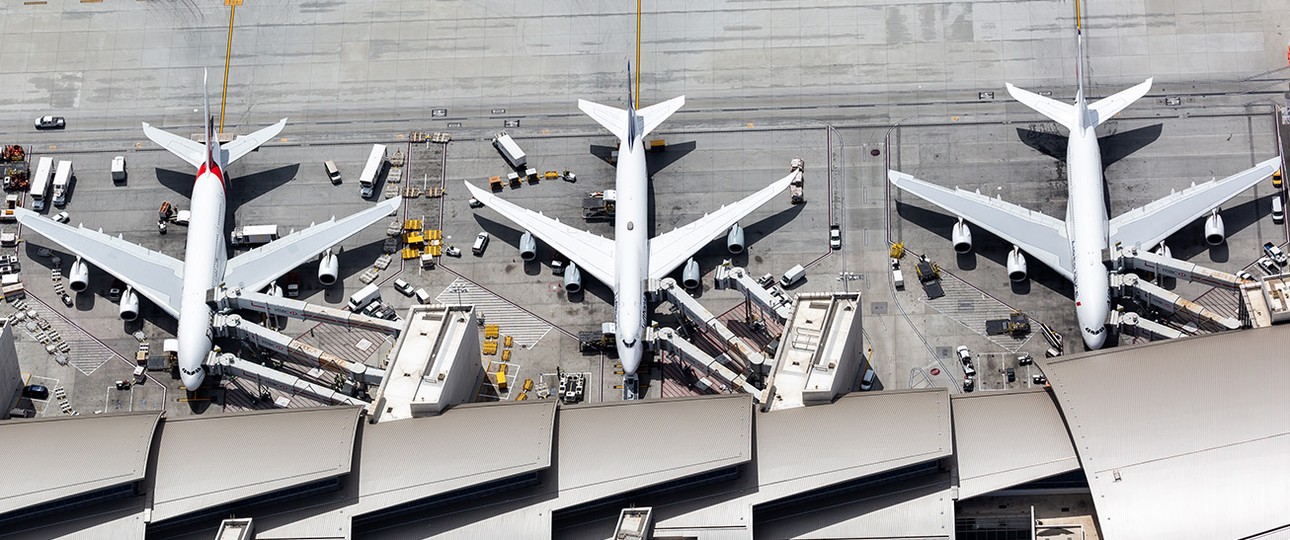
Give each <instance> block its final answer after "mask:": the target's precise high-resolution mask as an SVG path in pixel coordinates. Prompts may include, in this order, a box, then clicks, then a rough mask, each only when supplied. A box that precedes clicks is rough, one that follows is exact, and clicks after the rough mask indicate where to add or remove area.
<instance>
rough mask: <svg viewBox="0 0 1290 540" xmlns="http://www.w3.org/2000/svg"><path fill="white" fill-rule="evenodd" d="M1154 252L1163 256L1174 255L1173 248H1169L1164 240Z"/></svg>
mask: <svg viewBox="0 0 1290 540" xmlns="http://www.w3.org/2000/svg"><path fill="white" fill-rule="evenodd" d="M1153 252H1154V253H1155V254H1156V255H1159V256H1161V257H1169V258H1171V259H1172V258H1173V257H1174V252H1173V250H1171V249H1169V246H1166V245H1165V243H1164V242H1161V243H1160V245H1158V246H1156V249H1155V250H1153Z"/></svg>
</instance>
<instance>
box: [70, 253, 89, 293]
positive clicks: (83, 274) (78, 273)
mask: <svg viewBox="0 0 1290 540" xmlns="http://www.w3.org/2000/svg"><path fill="white" fill-rule="evenodd" d="M67 286H68V287H70V288H71V289H72V290H73V291H75V292H83V291H84V290H85V289H88V288H90V267H89V265H87V264H85V261H82V260H81V258H80V257H77V258H76V261H75V262H73V263H72V269H71V270H70V271H68V272H67Z"/></svg>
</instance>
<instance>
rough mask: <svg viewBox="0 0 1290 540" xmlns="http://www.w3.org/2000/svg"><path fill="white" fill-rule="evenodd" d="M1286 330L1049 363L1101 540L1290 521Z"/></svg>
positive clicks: (1236, 532)
mask: <svg viewBox="0 0 1290 540" xmlns="http://www.w3.org/2000/svg"><path fill="white" fill-rule="evenodd" d="M1286 351H1290V328H1287V327H1284V326H1274V327H1269V328H1263V329H1256V330H1249V331H1243V332H1228V333H1223V334H1216V335H1210V336H1203V337H1196V338H1184V339H1179V340H1173V341H1163V342H1157V343H1152V344H1149V345H1143V346H1140V347H1134V348H1133V349H1131V350H1129V351H1125V350H1122V349H1121V350H1117V349H1109V350H1105V351H1098V352H1094V353H1090V354H1084V355H1079V356H1074V357H1070V358H1061V359H1052V361H1048V362H1044V364H1045V365H1044V372H1045V373H1046V374H1047V375H1048V379H1049V381H1051V383H1052V385H1053V390H1054V392H1055V394H1056V396H1057V401H1058V403H1059V404H1060V405H1061V409H1062V412H1063V413H1064V414H1065V417H1066V421H1067V423H1068V424H1069V426H1070V430H1071V434H1072V435H1073V437H1074V441H1075V445H1076V449H1077V450H1078V451H1079V459H1080V464H1081V465H1082V466H1083V468H1084V474H1085V475H1086V476H1087V477H1088V482H1089V487H1090V488H1091V489H1092V491H1093V500H1094V502H1095V504H1096V506H1097V517H1098V522H1099V524H1100V526H1101V528H1102V533H1103V535H1104V536H1105V537H1106V538H1245V537H1248V536H1251V535H1255V534H1259V533H1262V532H1265V531H1270V530H1274V529H1277V528H1280V527H1285V526H1287V525H1290V511H1287V509H1290V468H1287V467H1286V466H1285V462H1286V456H1290V416H1288V415H1287V414H1286V410H1287V409H1290V392H1287V391H1286V388H1285V381H1287V380H1290V362H1286Z"/></svg>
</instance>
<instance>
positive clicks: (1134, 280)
mask: <svg viewBox="0 0 1290 540" xmlns="http://www.w3.org/2000/svg"><path fill="white" fill-rule="evenodd" d="M1111 286H1112V287H1114V288H1116V289H1118V290H1119V291H1120V294H1121V295H1122V296H1132V297H1135V298H1139V299H1143V300H1146V301H1147V302H1148V303H1149V304H1151V305H1153V306H1155V307H1157V308H1160V309H1164V310H1178V311H1182V312H1185V313H1187V314H1188V315H1190V316H1191V317H1192V318H1194V319H1196V320H1200V321H1207V322H1211V323H1214V324H1217V325H1219V326H1222V327H1223V328H1226V329H1228V330H1236V329H1238V328H1240V327H1241V321H1238V320H1236V319H1233V318H1231V317H1224V316H1222V315H1219V314H1217V313H1214V312H1213V311H1211V310H1209V309H1206V308H1205V306H1202V305H1200V304H1197V303H1196V302H1192V301H1191V300H1188V299H1186V298H1183V297H1181V296H1178V295H1177V294H1175V293H1173V292H1172V291H1169V290H1167V289H1164V288H1161V287H1160V286H1158V285H1156V284H1154V283H1150V282H1147V281H1143V280H1142V278H1141V277H1139V276H1138V275H1137V274H1111Z"/></svg>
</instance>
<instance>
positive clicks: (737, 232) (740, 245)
mask: <svg viewBox="0 0 1290 540" xmlns="http://www.w3.org/2000/svg"><path fill="white" fill-rule="evenodd" d="M726 247H727V248H730V252H731V253H743V251H744V228H743V227H740V226H739V224H738V223H736V224H734V225H731V226H730V233H729V234H727V235H726Z"/></svg>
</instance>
